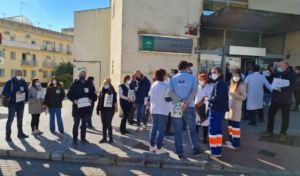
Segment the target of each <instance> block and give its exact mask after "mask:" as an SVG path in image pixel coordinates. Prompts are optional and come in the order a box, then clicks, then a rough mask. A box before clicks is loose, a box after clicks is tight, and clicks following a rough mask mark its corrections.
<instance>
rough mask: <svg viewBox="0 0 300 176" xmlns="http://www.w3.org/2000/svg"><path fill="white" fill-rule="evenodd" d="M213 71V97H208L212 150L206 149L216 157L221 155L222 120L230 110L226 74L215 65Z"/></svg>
mask: <svg viewBox="0 0 300 176" xmlns="http://www.w3.org/2000/svg"><path fill="white" fill-rule="evenodd" d="M211 73H212V79H213V80H214V83H215V85H214V87H213V90H212V94H211V97H210V98H209V99H208V102H209V104H208V109H209V116H208V119H209V125H208V129H209V145H210V150H208V151H206V153H207V154H209V155H212V156H214V157H221V156H222V138H223V134H222V121H223V119H224V116H225V113H226V112H227V111H229V106H228V100H229V98H228V86H227V84H226V83H225V81H224V75H223V73H222V69H221V68H219V67H214V68H212V70H211Z"/></svg>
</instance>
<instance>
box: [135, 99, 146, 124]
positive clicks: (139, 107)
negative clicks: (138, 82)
mask: <svg viewBox="0 0 300 176" xmlns="http://www.w3.org/2000/svg"><path fill="white" fill-rule="evenodd" d="M136 114H137V115H136V121H137V122H136V123H137V126H141V119H142V120H143V124H144V125H147V119H146V105H144V104H138V103H136Z"/></svg>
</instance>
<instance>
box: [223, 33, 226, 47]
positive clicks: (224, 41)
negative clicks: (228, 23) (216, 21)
mask: <svg viewBox="0 0 300 176" xmlns="http://www.w3.org/2000/svg"><path fill="white" fill-rule="evenodd" d="M225 45H226V29H224V33H223V47H225Z"/></svg>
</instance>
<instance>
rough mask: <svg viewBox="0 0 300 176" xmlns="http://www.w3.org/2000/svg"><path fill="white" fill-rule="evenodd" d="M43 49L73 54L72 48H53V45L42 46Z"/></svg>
mask: <svg viewBox="0 0 300 176" xmlns="http://www.w3.org/2000/svg"><path fill="white" fill-rule="evenodd" d="M41 50H43V51H49V52H56V53H62V54H72V51H71V50H66V49H60V48H52V47H44V46H41Z"/></svg>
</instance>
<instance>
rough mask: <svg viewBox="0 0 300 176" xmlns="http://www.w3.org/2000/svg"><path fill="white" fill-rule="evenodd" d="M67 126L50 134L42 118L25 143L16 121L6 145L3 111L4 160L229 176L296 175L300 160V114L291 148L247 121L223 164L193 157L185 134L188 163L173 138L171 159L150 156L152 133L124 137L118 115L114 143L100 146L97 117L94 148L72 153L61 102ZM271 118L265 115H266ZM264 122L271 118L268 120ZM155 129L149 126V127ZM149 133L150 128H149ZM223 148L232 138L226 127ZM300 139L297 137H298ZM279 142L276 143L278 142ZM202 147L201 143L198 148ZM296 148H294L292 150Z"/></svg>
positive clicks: (26, 125) (1, 111)
mask: <svg viewBox="0 0 300 176" xmlns="http://www.w3.org/2000/svg"><path fill="white" fill-rule="evenodd" d="M63 106H64V108H63V110H62V116H63V122H64V127H65V134H63V135H62V134H59V133H55V134H52V133H50V131H49V116H48V115H47V116H45V115H44V114H42V116H41V118H40V130H42V131H43V132H44V134H43V135H41V136H36V137H34V136H32V135H30V137H29V138H27V139H21V140H20V139H18V138H17V137H16V136H17V134H16V133H17V127H16V119H15V121H14V122H13V126H12V131H13V133H12V136H11V137H12V140H13V142H12V143H7V142H5V128H4V127H5V123H6V118H7V117H6V116H7V115H6V114H7V109H6V108H4V107H0V125H1V126H2V127H3V128H2V132H1V133H0V139H1V141H2V142H1V143H0V155H2V156H7V155H9V156H16V157H28V158H37V159H51V160H59V161H74V162H88V163H97V164H111V165H134V166H147V167H160V168H162V167H163V168H191V169H200V170H219V171H220V170H227V171H248V172H252V173H260V174H270V173H271V174H273V175H274V174H278V175H282V174H297V173H298V172H297V171H300V169H298V167H297V165H298V161H299V157H300V145H299V144H300V140H299V139H298V137H299V136H300V131H299V130H298V129H299V128H298V127H299V124H300V113H299V112H292V113H291V120H290V129H289V131H288V132H289V134H290V135H293V136H291V137H289V140H288V141H287V143H286V144H287V145H283V144H274V143H270V142H268V141H271V142H272V141H273V142H277V143H278V139H277V138H276V136H274V137H273V138H271V139H270V138H267V141H265V140H266V139H261V138H260V136H259V133H260V132H261V131H264V130H265V129H266V122H265V123H262V124H258V126H257V127H252V126H248V125H247V121H243V122H242V125H241V129H242V141H241V143H242V146H241V148H240V150H229V149H226V148H223V157H222V158H221V159H215V158H211V157H209V156H208V155H206V154H204V155H202V156H200V157H194V156H193V155H192V149H191V145H190V142H189V138H188V134H187V132H184V134H183V143H184V151H185V153H184V155H185V157H186V159H185V160H184V161H179V160H178V158H177V155H176V154H175V153H174V152H173V151H175V147H174V137H165V139H164V142H163V143H164V148H166V149H167V150H168V151H169V154H165V155H161V156H157V155H155V154H152V153H150V152H148V151H147V150H148V142H147V141H148V139H149V130H148V131H146V132H135V128H136V127H135V126H130V125H128V128H129V131H130V132H131V134H130V135H127V136H123V135H121V134H120V132H119V125H120V121H121V118H119V117H118V116H117V115H116V116H115V117H114V119H113V128H114V131H113V134H114V140H115V143H114V144H112V145H110V144H99V143H98V142H99V140H100V139H101V138H102V127H101V120H100V117H98V116H97V115H96V114H95V115H94V116H93V125H94V126H95V129H88V130H87V140H89V141H90V142H91V144H88V145H82V144H80V143H79V145H78V146H77V147H73V146H72V145H71V143H72V126H73V118H72V117H71V103H70V102H69V101H68V100H66V101H64V102H63ZM265 113H267V111H265ZM24 114H25V116H24V120H23V129H24V132H25V133H26V134H30V133H31V128H30V121H31V116H30V115H29V114H28V108H27V106H26V108H25V112H24ZM265 119H267V117H266V116H265ZM280 123H281V119H279V116H278V117H277V118H276V125H275V132H277V133H278V131H279V129H280ZM149 126H151V124H150V125H149ZM149 128H150V127H149ZM200 131H201V130H200ZM223 131H224V135H225V136H224V142H225V139H226V135H228V133H227V130H226V126H225V124H224V129H223ZM297 136H298V137H297ZM276 140H277V141H276ZM200 144H201V142H200ZM291 145H293V146H291ZM201 147H202V148H203V149H208V146H207V145H201ZM286 171H289V172H286Z"/></svg>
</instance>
